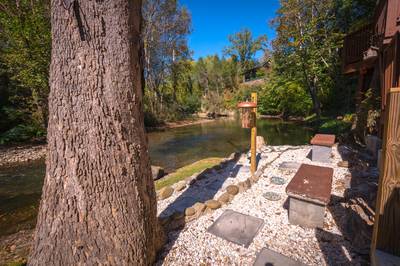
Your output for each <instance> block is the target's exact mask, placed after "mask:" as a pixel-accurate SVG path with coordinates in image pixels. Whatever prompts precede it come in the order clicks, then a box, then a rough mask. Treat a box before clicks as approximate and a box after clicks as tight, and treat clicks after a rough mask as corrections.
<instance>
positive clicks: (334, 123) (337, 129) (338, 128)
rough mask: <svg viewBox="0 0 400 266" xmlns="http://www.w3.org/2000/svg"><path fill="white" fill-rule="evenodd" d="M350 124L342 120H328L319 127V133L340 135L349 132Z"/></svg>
mask: <svg viewBox="0 0 400 266" xmlns="http://www.w3.org/2000/svg"><path fill="white" fill-rule="evenodd" d="M350 128H351V123H350V122H346V121H344V120H336V119H332V120H328V121H326V122H324V123H323V124H322V125H321V126H320V127H319V130H318V131H319V133H324V134H335V135H337V136H338V135H341V134H343V133H346V132H349V131H350Z"/></svg>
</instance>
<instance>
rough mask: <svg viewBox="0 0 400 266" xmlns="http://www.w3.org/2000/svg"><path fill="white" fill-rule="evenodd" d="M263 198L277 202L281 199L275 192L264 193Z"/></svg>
mask: <svg viewBox="0 0 400 266" xmlns="http://www.w3.org/2000/svg"><path fill="white" fill-rule="evenodd" d="M263 196H264V198H266V199H267V200H270V201H278V200H280V199H281V196H280V195H279V194H278V193H275V192H266V193H264V195H263Z"/></svg>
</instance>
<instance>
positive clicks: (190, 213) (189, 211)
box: [185, 207, 196, 216]
mask: <svg viewBox="0 0 400 266" xmlns="http://www.w3.org/2000/svg"><path fill="white" fill-rule="evenodd" d="M195 214H196V210H195V208H193V207H189V208H186V210H185V215H186V216H193V215H195Z"/></svg>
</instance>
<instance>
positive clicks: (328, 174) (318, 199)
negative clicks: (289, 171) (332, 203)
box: [286, 164, 333, 228]
mask: <svg viewBox="0 0 400 266" xmlns="http://www.w3.org/2000/svg"><path fill="white" fill-rule="evenodd" d="M332 176H333V169H332V168H327V167H319V166H315V165H307V164H302V165H301V166H300V168H299V170H298V171H297V173H296V174H295V176H294V177H293V179H292V180H291V181H290V183H289V184H288V186H287V187H286V193H287V194H288V196H289V222H290V223H291V224H295V225H300V226H304V227H308V228H316V227H319V228H322V227H323V226H324V215H325V209H326V205H327V204H328V203H329V200H330V196H331V190H332Z"/></svg>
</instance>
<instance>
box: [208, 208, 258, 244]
mask: <svg viewBox="0 0 400 266" xmlns="http://www.w3.org/2000/svg"><path fill="white" fill-rule="evenodd" d="M263 225H264V220H262V219H260V218H256V217H253V216H249V215H245V214H242V213H238V212H235V211H232V210H226V211H225V212H224V213H222V214H221V216H220V217H219V218H218V219H217V220H216V221H215V222H214V223H213V224H212V225H211V226H210V227H209V228H208V229H207V232H209V233H211V234H213V235H215V236H217V237H220V238H222V239H225V240H227V241H229V242H233V243H235V244H238V245H242V246H243V247H245V248H247V247H249V246H250V244H251V242H252V241H253V239H254V237H255V236H256V235H257V233H258V232H259V231H260V229H261V227H262V226H263Z"/></svg>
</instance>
